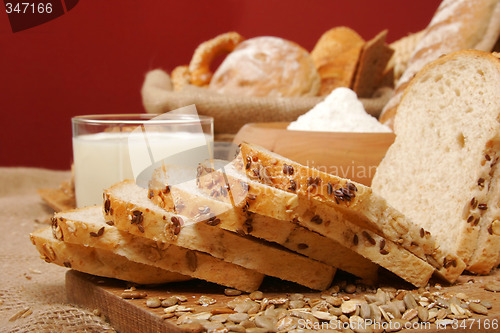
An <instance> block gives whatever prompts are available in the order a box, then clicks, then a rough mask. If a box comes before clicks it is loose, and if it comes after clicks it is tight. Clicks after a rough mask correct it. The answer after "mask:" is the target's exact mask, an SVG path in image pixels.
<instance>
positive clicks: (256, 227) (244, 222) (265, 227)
mask: <svg viewBox="0 0 500 333" xmlns="http://www.w3.org/2000/svg"><path fill="white" fill-rule="evenodd" d="M213 163H214V166H215V165H217V166H223V165H225V164H226V163H225V161H214V162H213ZM211 165H212V163H211ZM200 167H202V166H200ZM216 168H218V167H216ZM200 172H201V171H200ZM185 173H186V170H185V169H181V170H179V169H178V168H175V167H173V166H169V167H166V166H162V167H161V168H159V169H157V170H155V173H154V175H153V179H152V182H151V184H150V192H149V196H150V198H151V200H152V201H153V202H155V203H156V204H157V205H159V206H160V207H163V208H165V209H166V210H169V211H173V212H175V213H177V214H181V215H183V216H186V217H189V218H192V219H193V220H195V221H197V222H203V223H211V224H214V226H218V227H220V228H222V229H224V230H229V231H232V232H236V233H238V234H243V235H249V236H253V237H257V238H260V239H263V240H266V241H269V242H273V243H277V244H280V245H282V246H284V247H285V248H287V249H289V250H291V251H294V252H297V253H300V254H303V255H305V256H306V257H309V258H312V259H315V260H318V261H320V262H323V263H325V264H327V265H330V266H333V267H336V268H339V269H341V270H343V271H346V272H349V273H351V274H354V275H355V276H357V277H359V278H361V279H362V280H363V281H364V282H365V283H369V284H373V283H375V282H376V280H377V277H378V266H377V265H376V264H374V263H373V262H371V261H370V260H368V259H366V258H364V257H362V256H361V255H359V254H357V253H356V252H354V251H352V250H350V249H348V248H346V247H344V246H342V245H340V244H339V243H338V242H336V241H334V240H331V239H329V238H327V237H325V236H322V235H319V234H317V233H315V232H312V231H310V230H308V229H306V228H304V227H302V226H300V225H298V224H296V223H292V222H291V221H284V220H277V219H274V218H271V217H268V216H264V215H261V214H253V213H251V212H249V211H246V212H244V211H242V210H241V209H239V208H236V207H233V205H232V204H231V203H228V202H224V201H222V200H217V195H218V194H219V192H218V191H210V193H207V192H206V191H204V189H200V188H198V186H197V184H196V183H197V182H199V180H196V174H197V170H196V169H193V170H191V172H190V173H189V176H188V177H187V178H186V177H185ZM180 179H191V180H186V181H181V182H179V180H180ZM200 207H205V208H204V209H206V210H207V214H200ZM209 219H212V220H211V221H209Z"/></svg>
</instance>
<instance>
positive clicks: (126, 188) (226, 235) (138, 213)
mask: <svg viewBox="0 0 500 333" xmlns="http://www.w3.org/2000/svg"><path fill="white" fill-rule="evenodd" d="M104 212H105V216H106V218H109V219H111V220H113V222H114V223H115V226H116V227H117V228H118V229H121V230H124V231H128V232H130V233H132V234H135V235H139V236H143V237H146V238H150V239H153V240H155V241H160V242H165V243H169V244H175V245H178V246H181V247H185V248H188V249H191V250H197V251H201V252H205V253H209V254H210V255H212V256H214V257H216V258H219V259H221V260H224V261H227V262H231V263H233V264H236V265H240V266H242V267H245V268H248V269H252V270H255V271H257V272H260V273H262V274H265V275H269V276H273V277H276V278H280V279H283V280H287V281H292V282H295V283H298V284H301V285H303V286H306V287H308V288H311V289H316V290H324V289H326V288H328V287H329V286H330V284H331V282H332V280H333V276H334V274H335V271H336V269H335V268H334V267H332V266H329V265H326V264H324V263H321V262H319V261H316V260H312V259H310V258H307V257H305V256H302V255H300V254H297V253H294V252H291V251H288V250H286V249H285V248H283V247H279V246H273V245H272V244H271V243H269V242H264V241H260V240H257V239H255V238H249V237H244V236H241V235H238V234H236V233H234V232H229V231H226V230H223V229H221V228H217V227H216V226H211V225H209V224H207V223H198V222H196V221H193V220H192V219H190V218H188V217H185V216H182V215H179V214H175V213H172V212H169V211H167V210H165V209H163V208H161V207H159V206H157V205H156V204H154V203H153V202H152V201H151V200H150V199H149V198H148V189H146V188H142V187H139V186H137V185H136V184H135V183H134V182H132V181H124V182H121V183H118V184H116V185H114V186H112V187H111V188H109V189H107V190H105V202H104ZM222 272H223V271H222ZM222 272H221V274H224V273H222Z"/></svg>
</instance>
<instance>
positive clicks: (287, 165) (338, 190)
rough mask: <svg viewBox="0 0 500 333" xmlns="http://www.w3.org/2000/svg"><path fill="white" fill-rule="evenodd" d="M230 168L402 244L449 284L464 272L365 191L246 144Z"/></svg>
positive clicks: (424, 235) (398, 214)
mask: <svg viewBox="0 0 500 333" xmlns="http://www.w3.org/2000/svg"><path fill="white" fill-rule="evenodd" d="M232 164H233V166H234V168H236V169H238V170H240V171H241V172H245V173H246V174H247V176H248V177H249V178H251V179H255V180H256V181H259V182H261V183H264V184H269V185H271V186H274V187H276V188H279V189H281V190H285V191H287V192H289V193H296V194H297V196H298V198H300V200H301V202H303V203H304V204H308V203H311V204H314V205H316V206H320V205H319V204H324V205H326V206H329V207H330V209H331V210H332V214H340V215H342V216H343V218H344V219H346V220H348V221H349V222H350V224H356V225H358V226H361V227H363V228H365V229H367V230H369V231H371V232H373V233H376V234H378V235H380V236H382V237H384V238H387V240H390V241H392V242H394V243H396V244H398V245H401V246H402V247H403V248H405V249H407V250H408V251H410V252H411V253H413V254H415V255H416V256H418V257H419V258H421V259H424V260H426V261H428V262H429V264H431V265H432V266H434V267H435V268H436V273H438V274H439V276H441V277H442V278H444V279H446V280H447V281H449V282H454V281H456V279H457V278H458V277H459V276H460V274H461V273H462V272H463V270H464V268H465V264H464V262H463V261H462V260H461V259H460V258H458V257H457V256H456V255H455V254H454V253H448V252H445V251H443V250H442V249H441V248H440V247H439V244H437V243H436V241H435V238H434V237H433V236H432V235H431V234H430V232H429V231H427V230H426V229H425V228H422V226H420V225H417V224H415V223H413V222H412V221H411V220H410V219H408V218H406V217H405V216H404V215H403V214H402V213H401V212H399V211H398V210H396V209H394V208H393V207H392V206H390V205H389V204H388V203H387V202H386V200H385V199H384V198H383V197H382V196H380V195H377V194H375V193H373V191H372V189H371V188H370V187H368V186H365V185H362V184H359V183H356V182H353V181H350V180H349V179H345V178H341V177H337V176H335V175H332V174H328V173H325V172H322V171H319V170H317V169H314V168H308V167H305V166H303V165H301V164H299V163H296V162H294V161H291V160H289V159H287V158H284V157H282V156H280V155H278V154H276V153H273V152H270V151H268V150H266V149H264V148H261V147H257V146H255V145H250V144H246V143H242V144H241V145H240V152H239V156H238V158H237V159H235V160H234V163H232ZM325 209H326V208H325ZM340 215H339V216H340Z"/></svg>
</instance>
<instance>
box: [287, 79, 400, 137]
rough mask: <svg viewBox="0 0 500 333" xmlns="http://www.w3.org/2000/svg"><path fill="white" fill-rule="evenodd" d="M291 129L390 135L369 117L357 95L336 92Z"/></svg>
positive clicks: (350, 91)
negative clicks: (385, 133) (384, 133)
mask: <svg viewBox="0 0 500 333" xmlns="http://www.w3.org/2000/svg"><path fill="white" fill-rule="evenodd" d="M288 129H289V130H297V131H321V132H391V129H390V128H389V127H387V126H385V125H383V124H381V123H380V122H379V121H378V120H377V119H376V118H375V117H372V116H371V115H369V114H368V113H367V112H366V111H365V108H364V107H363V104H362V103H361V102H360V101H359V100H358V98H357V96H356V93H355V92H354V91H352V90H351V89H349V88H337V89H334V90H333V91H332V92H331V93H330V94H329V95H328V96H327V97H326V98H325V99H324V100H323V101H322V102H320V103H318V104H317V105H316V106H315V107H314V108H312V109H311V110H309V111H308V112H306V113H305V114H303V115H302V116H300V117H299V118H298V119H297V120H296V121H294V122H292V123H290V125H288Z"/></svg>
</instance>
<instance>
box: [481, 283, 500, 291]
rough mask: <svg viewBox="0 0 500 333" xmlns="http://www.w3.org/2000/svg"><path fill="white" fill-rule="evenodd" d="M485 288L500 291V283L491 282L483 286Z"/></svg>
mask: <svg viewBox="0 0 500 333" xmlns="http://www.w3.org/2000/svg"><path fill="white" fill-rule="evenodd" d="M483 288H484V289H485V290H487V291H491V292H499V291H500V283H493V282H489V283H487V284H485V285H484V286H483Z"/></svg>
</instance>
